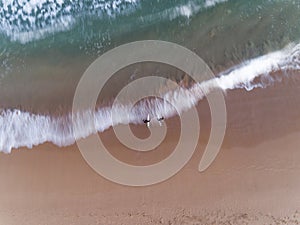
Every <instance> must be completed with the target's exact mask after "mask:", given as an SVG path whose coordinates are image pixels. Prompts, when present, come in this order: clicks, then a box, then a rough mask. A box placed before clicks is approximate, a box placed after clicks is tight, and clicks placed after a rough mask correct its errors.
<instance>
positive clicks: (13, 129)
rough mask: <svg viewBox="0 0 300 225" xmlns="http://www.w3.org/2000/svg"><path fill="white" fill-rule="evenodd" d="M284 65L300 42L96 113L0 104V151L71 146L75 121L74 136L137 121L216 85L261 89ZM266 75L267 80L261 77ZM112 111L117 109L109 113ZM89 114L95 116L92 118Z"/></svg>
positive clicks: (297, 57)
mask: <svg viewBox="0 0 300 225" xmlns="http://www.w3.org/2000/svg"><path fill="white" fill-rule="evenodd" d="M289 70H293V71H294V70H300V44H298V45H290V46H288V47H286V48H284V49H283V50H281V51H277V52H273V53H270V54H267V55H264V56H261V57H258V58H255V59H252V60H249V61H246V62H244V63H242V64H240V65H238V66H235V67H232V68H230V69H229V70H227V71H225V72H222V73H220V74H219V75H218V76H216V77H215V78H213V79H210V80H207V81H204V82H201V83H196V84H194V85H192V86H191V87H190V88H189V89H184V88H179V87H178V88H177V89H173V90H170V91H168V92H166V93H165V94H162V95H161V96H160V97H161V99H155V98H154V99H148V100H143V101H141V102H140V103H139V104H138V105H135V106H134V107H133V108H131V107H129V106H128V105H122V104H119V105H116V106H115V107H103V108H99V109H98V110H96V111H95V112H94V111H93V110H87V111H85V112H82V113H77V114H75V116H74V118H73V120H72V115H71V114H69V115H67V116H61V117H54V116H49V115H37V114H32V113H29V112H23V111H20V110H5V109H4V110H2V111H1V113H0V124H1V127H0V151H3V152H6V153H9V152H11V150H12V149H13V148H19V147H28V148H31V147H33V146H34V145H39V144H42V143H44V142H52V143H54V144H55V145H57V146H67V145H71V144H73V143H74V142H75V137H74V134H73V127H74V125H75V126H76V127H80V128H81V129H80V130H81V133H77V134H76V138H85V137H87V136H89V135H91V134H92V133H93V132H94V131H95V129H96V130H97V131H98V132H102V131H104V130H106V129H108V128H109V127H111V126H112V125H116V124H128V123H135V124H139V123H142V122H143V119H145V115H147V114H150V116H151V117H156V116H157V115H161V116H164V117H165V118H169V117H172V116H174V115H176V114H177V113H179V114H180V113H181V112H183V111H186V110H188V109H189V108H191V107H193V106H195V105H196V104H197V103H198V101H199V100H201V99H203V98H204V97H205V96H206V95H207V94H209V93H210V92H212V91H214V90H216V89H221V90H223V91H226V90H232V89H236V88H245V89H246V90H248V91H250V90H252V89H253V88H257V87H260V88H263V87H266V86H267V85H268V84H270V83H272V82H274V81H276V80H274V79H273V78H272V76H271V73H274V72H281V73H279V74H284V73H283V72H284V71H289ZM257 78H261V79H260V81H259V82H254V80H255V79H257ZM262 78H264V79H262ZM266 80H268V82H263V81H266ZM172 105H173V106H175V107H173V106H172ZM175 108H176V110H175ZM113 110H117V111H118V113H117V114H115V113H113ZM112 115H118V118H112ZM90 118H94V120H92V121H91V119H90Z"/></svg>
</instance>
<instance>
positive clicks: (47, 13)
mask: <svg viewBox="0 0 300 225" xmlns="http://www.w3.org/2000/svg"><path fill="white" fill-rule="evenodd" d="M137 4H138V0H112V1H103V0H90V1H88V2H87V1H86V2H85V1H83V0H80V1H65V0H18V1H14V0H3V1H0V33H3V34H5V35H6V36H8V37H9V38H10V39H11V40H12V41H18V42H20V43H23V44H25V43H27V42H30V41H33V40H39V39H41V38H44V37H46V36H47V35H49V34H55V33H58V32H61V31H68V30H70V29H71V28H72V27H73V25H74V24H75V23H76V22H77V20H78V19H79V20H80V16H82V14H93V15H97V16H103V15H106V16H109V17H114V16H116V15H120V14H126V13H128V12H130V11H132V8H134V7H135V6H136V5H137ZM124 9H126V10H124Z"/></svg>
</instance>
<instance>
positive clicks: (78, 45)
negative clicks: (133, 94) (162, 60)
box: [0, 0, 300, 151]
mask: <svg viewBox="0 0 300 225" xmlns="http://www.w3.org/2000/svg"><path fill="white" fill-rule="evenodd" d="M299 18H300V1H298V0H253V1H248V0H227V1H226V0H186V1H184V0H172V1H162V0H153V1H148V0H87V1H83V0H73V1H72V0H69V1H67V0H40V1H39V0H18V1H17V0H2V1H1V2H0V96H1V99H0V107H1V108H2V114H1V117H0V122H1V123H2V126H1V128H0V130H1V131H0V133H1V132H2V133H1V136H0V139H1V140H0V150H1V149H2V150H5V151H10V150H11V148H13V147H19V146H29V147H30V146H32V145H35V144H39V143H43V142H45V141H52V142H54V143H55V144H58V145H66V144H70V143H73V138H72V137H71V136H72V135H71V133H70V132H69V130H72V128H70V126H71V125H69V124H68V122H70V121H69V119H68V118H67V117H66V118H62V117H60V118H59V119H57V118H53V117H54V116H53V115H56V113H57V112H59V111H60V110H61V108H64V107H65V105H70V104H71V103H72V97H73V94H74V90H75V88H76V84H77V82H78V80H79V79H80V77H81V75H82V74H83V72H84V71H85V69H86V68H87V67H88V65H89V64H90V63H92V62H93V61H94V60H95V59H96V58H97V57H98V56H100V55H102V54H103V53H104V52H106V51H108V50H110V49H112V48H114V47H116V46H119V45H121V44H124V43H128V42H132V41H137V40H149V39H151V40H164V41H169V42H174V43H177V44H180V45H182V46H184V47H187V48H188V49H190V50H192V51H194V52H196V53H197V54H198V55H199V56H200V57H201V58H203V59H204V61H205V62H206V63H207V64H208V65H209V67H210V68H211V69H212V70H213V72H214V73H215V74H216V76H219V77H225V76H227V79H225V78H224V79H223V78H222V79H221V82H219V83H218V85H219V86H218V87H220V88H222V89H223V90H226V89H235V88H246V89H247V90H251V89H253V88H255V87H264V86H265V85H266V84H265V83H255V84H253V83H251V81H252V79H254V78H256V77H257V76H260V75H267V74H269V73H271V72H272V71H277V70H286V69H289V70H297V69H299V62H300V53H299V52H300V50H299V49H300V47H299V45H298V44H299V42H300V41H299V40H300V23H299ZM287 46H288V47H287ZM159 69H160V68H159V67H158V69H157V68H155V69H154V70H155V71H156V73H159V72H160V71H159ZM228 69H229V70H228ZM133 71H134V68H133ZM170 73H171V72H170ZM128 76H129V77H130V74H129V75H128ZM171 76H172V74H171ZM239 76H240V77H239ZM237 77H239V78H237ZM245 77H246V78H245ZM250 78H251V79H250ZM270 79H271V78H270ZM270 79H269V80H268V81H270ZM121 80H122V81H121ZM228 80H230V81H233V80H234V81H235V82H236V83H234V82H228ZM271 81H274V79H273V78H272V79H271ZM120 82H124V79H121V78H120ZM125 83H126V81H125ZM66 108H67V107H66ZM19 110H21V111H19ZM41 112H42V113H41ZM47 112H48V113H47ZM41 114H42V115H41ZM48 114H50V115H48ZM20 115H22V118H21V119H20V118H19V117H17V116H20ZM99 115H100V117H101V118H102V117H103V115H104V114H103V113H102V114H101V110H100V112H99ZM166 116H167V115H166ZM136 118H138V120H140V118H139V117H138V116H137V117H136ZM102 119H105V118H102ZM7 121H9V122H7ZM99 121H100V123H99V125H98V128H97V129H98V130H99V131H102V130H104V129H106V128H107V126H109V125H107V124H106V125H105V126H104V125H103V124H101V120H99ZM131 122H133V121H131ZM22 124H23V125H24V124H27V125H26V126H27V127H29V130H30V129H31V131H32V132H28V133H29V134H28V135H27V136H26V135H25V136H22V135H23V133H24V132H23V130H22V129H23V128H22V129H21V128H20V127H22ZM23 127H24V126H23ZM45 127H48V128H47V129H46V128H45ZM49 127H50V128H49ZM58 127H63V129H61V130H60V131H59V132H58V133H59V135H58V134H56V135H54V136H53V133H54V132H53V131H54V130H55V131H57V129H58ZM7 129H10V130H9V131H7ZM44 129H46V130H44ZM68 132H69V133H68ZM41 133H42V134H41ZM8 134H9V135H8ZM12 134H13V135H12ZM31 134H34V135H31ZM86 134H89V131H88V130H87V131H86ZM20 136H22V137H20Z"/></svg>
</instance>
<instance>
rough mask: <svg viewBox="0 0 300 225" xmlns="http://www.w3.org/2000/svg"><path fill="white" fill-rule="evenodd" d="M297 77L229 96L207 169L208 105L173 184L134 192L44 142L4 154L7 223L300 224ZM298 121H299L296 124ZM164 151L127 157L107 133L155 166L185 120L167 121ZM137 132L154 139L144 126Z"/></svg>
mask: <svg viewBox="0 0 300 225" xmlns="http://www.w3.org/2000/svg"><path fill="white" fill-rule="evenodd" d="M297 84H298V81H297V79H296V78H295V79H289V80H283V82H282V83H279V84H275V85H273V86H271V87H268V88H266V89H257V90H254V91H252V92H246V91H244V90H235V91H229V92H227V96H226V103H227V113H228V128H227V133H226V136H225V141H224V144H223V146H222V149H221V151H220V153H219V154H218V156H217V158H216V160H215V161H214V162H213V164H212V165H211V166H210V167H209V168H208V169H207V170H206V171H204V172H203V173H199V172H198V169H197V168H198V163H199V161H200V159H201V156H202V154H203V150H204V147H205V143H206V141H207V137H208V135H207V134H208V133H209V130H210V124H209V122H208V121H209V120H210V116H209V110H208V105H207V102H206V101H202V102H201V103H200V104H199V106H198V110H199V115H200V121H201V135H200V139H199V144H198V146H197V149H196V151H195V153H194V155H193V157H192V159H191V160H190V161H189V162H188V164H187V165H186V166H185V167H184V168H183V169H182V170H181V171H180V172H179V173H178V174H176V175H175V176H173V177H172V178H171V179H169V180H167V181H165V182H162V183H160V184H155V185H152V186H148V187H127V186H122V185H118V184H115V183H112V182H110V181H108V180H106V179H104V178H103V177H101V176H99V175H98V174H97V173H95V172H94V171H93V170H92V169H91V168H90V167H89V166H88V165H87V163H86V162H85V161H84V159H83V158H82V156H81V154H80V152H79V150H78V148H77V146H75V145H73V146H70V147H66V148H58V147H56V146H54V145H52V144H49V143H47V144H43V145H41V146H37V147H34V148H33V149H32V150H27V149H19V150H14V151H13V152H12V154H8V155H6V154H1V155H0V179H1V183H0V224H6V225H14V224H24V225H25V224H30V225H35V224H300V194H299V190H300V179H299V173H300V166H299V160H300V151H299V146H300V139H299V135H300V132H299V131H300V129H299V124H300V123H299V118H300V110H299V105H300V104H299V101H300V100H299V99H298V96H299V93H300V90H299V88H298V85H297ZM297 119H298V120H297ZM167 123H168V124H170V126H169V129H170V130H169V133H168V135H167V137H166V139H165V140H164V143H163V145H162V146H161V147H160V149H156V150H154V151H152V152H150V153H136V152H133V151H128V150H126V149H125V148H124V147H122V145H120V144H119V143H117V141H116V140H115V138H113V137H112V134H113V131H112V129H109V130H107V131H106V132H104V133H102V134H100V136H101V138H102V140H103V142H104V143H105V144H106V146H108V149H111V150H112V151H111V153H112V154H113V155H114V156H116V157H117V158H119V159H122V160H124V161H127V162H129V163H134V164H139V165H146V164H151V163H153V162H155V161H159V160H161V159H163V158H165V157H167V156H168V154H170V153H171V150H172V149H173V148H174V145H176V143H177V140H178V135H179V133H178V130H179V126H180V125H179V121H178V118H173V119H171V120H169V121H167ZM132 130H133V131H134V133H136V134H137V133H139V136H140V137H146V136H147V135H148V134H147V129H146V128H145V127H144V126H133V127H132Z"/></svg>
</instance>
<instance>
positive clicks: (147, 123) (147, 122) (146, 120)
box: [143, 114, 165, 127]
mask: <svg viewBox="0 0 300 225" xmlns="http://www.w3.org/2000/svg"><path fill="white" fill-rule="evenodd" d="M164 119H165V118H164V117H163V116H161V117H157V121H158V122H159V125H160V126H161V125H162V123H161V122H162V121H163V120H164ZM150 121H151V119H150V115H149V114H148V116H147V119H143V122H144V123H145V124H146V125H147V127H149V126H150Z"/></svg>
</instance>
